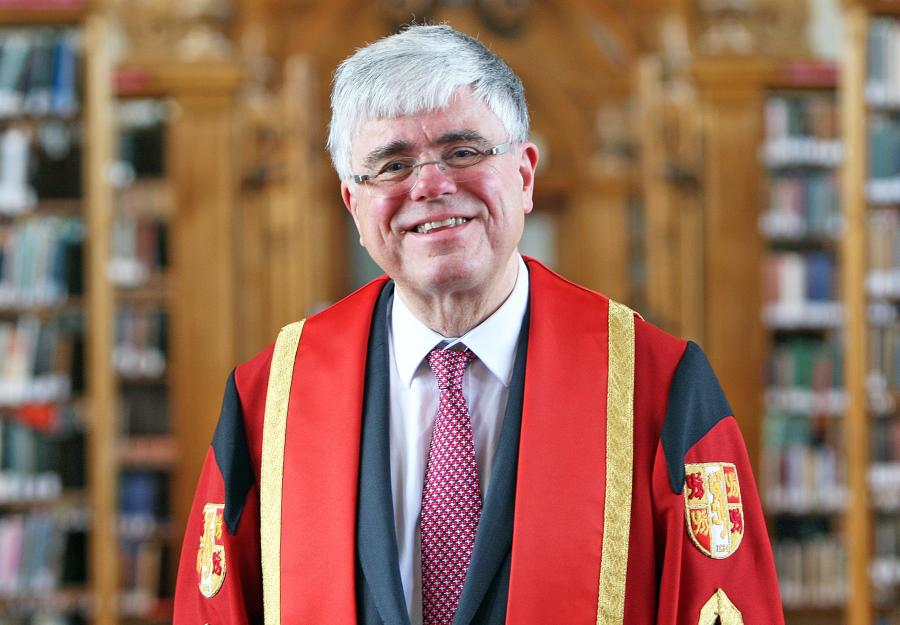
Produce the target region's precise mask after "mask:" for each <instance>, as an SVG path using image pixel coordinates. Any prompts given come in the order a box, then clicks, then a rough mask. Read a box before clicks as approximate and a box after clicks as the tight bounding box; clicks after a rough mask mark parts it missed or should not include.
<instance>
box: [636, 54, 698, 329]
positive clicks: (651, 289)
mask: <svg viewBox="0 0 900 625" xmlns="http://www.w3.org/2000/svg"><path fill="white" fill-rule="evenodd" d="M664 98H665V93H664V92H663V85H662V61H661V60H660V59H659V58H658V57H646V58H643V59H641V62H640V64H639V65H638V102H639V104H640V124H639V126H640V135H641V136H640V144H641V186H642V188H643V201H644V220H645V243H644V256H645V259H646V267H647V293H646V301H647V310H646V311H645V314H646V315H647V316H648V318H649V319H652V320H653V322H654V323H656V324H658V325H659V326H660V327H662V328H663V329H665V330H667V331H668V332H672V333H673V334H676V335H680V334H681V332H682V329H681V323H680V322H681V319H680V313H681V310H680V306H679V300H680V293H679V288H678V287H679V286H680V280H679V275H680V271H679V270H680V269H681V267H680V264H681V263H680V260H679V256H678V244H679V239H678V228H677V226H678V216H677V215H676V214H675V212H674V207H673V205H672V201H671V194H670V190H669V188H668V185H667V181H666V168H667V165H668V158H667V156H668V155H667V154H666V146H665V144H664V142H663V135H664V128H663V125H664V124H665V122H666V120H665V115H664V104H665V103H664ZM699 277H700V276H698V278H699Z"/></svg>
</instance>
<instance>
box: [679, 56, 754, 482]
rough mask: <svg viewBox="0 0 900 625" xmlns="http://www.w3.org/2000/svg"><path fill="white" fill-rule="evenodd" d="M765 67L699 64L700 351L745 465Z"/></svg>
mask: <svg viewBox="0 0 900 625" xmlns="http://www.w3.org/2000/svg"><path fill="white" fill-rule="evenodd" d="M770 74H771V65H770V64H769V63H766V62H764V61H760V60H755V59H716V60H706V61H699V62H698V63H697V64H696V65H695V77H696V81H697V86H698V90H699V91H698V93H699V98H700V107H701V108H700V110H701V118H702V134H703V152H704V153H703V172H702V188H703V216H704V217H703V218H704V245H703V249H704V257H705V262H704V267H705V275H704V279H703V283H704V285H705V293H704V300H705V306H704V308H705V311H704V315H703V317H704V319H705V331H704V333H703V334H704V336H703V348H704V350H705V352H706V354H707V356H708V357H709V359H710V361H711V362H712V365H713V368H714V369H715V371H716V373H717V375H718V377H719V380H720V381H721V383H722V386H723V387H724V389H725V393H726V395H727V396H728V398H729V401H730V403H731V407H732V409H733V410H734V412H735V417H736V418H737V420H738V422H739V424H740V426H741V431H742V432H743V434H744V440H745V441H746V443H747V448H748V451H749V453H750V459H751V462H752V463H753V464H754V466H755V465H756V463H757V462H758V461H759V449H760V427H759V426H760V423H761V418H762V396H763V393H762V391H763V389H762V379H761V375H760V371H761V365H762V362H763V354H764V344H765V334H764V328H763V325H762V320H761V314H760V310H761V308H760V302H761V301H762V284H761V283H762V276H761V273H760V272H761V270H760V267H761V266H762V258H763V253H762V252H763V250H762V240H761V238H760V236H759V235H758V234H757V233H758V220H759V213H760V206H761V205H762V202H761V201H760V200H761V184H760V180H761V179H762V169H761V164H760V162H759V158H758V153H757V146H759V145H760V142H761V140H762V136H763V128H762V120H763V113H762V106H763V100H762V95H763V94H762V87H763V84H764V80H765V78H766V76H768V75H770Z"/></svg>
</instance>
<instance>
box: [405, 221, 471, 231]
mask: <svg viewBox="0 0 900 625" xmlns="http://www.w3.org/2000/svg"><path fill="white" fill-rule="evenodd" d="M467 221H469V220H468V219H467V218H465V217H448V218H447V219H442V220H440V221H426V222H425V223H423V224H419V225H418V226H416V227H415V231H416V232H418V233H419V234H428V233H429V232H435V231H440V230H446V229H448V228H455V227H456V226H461V225H463V224H464V223H466V222H467Z"/></svg>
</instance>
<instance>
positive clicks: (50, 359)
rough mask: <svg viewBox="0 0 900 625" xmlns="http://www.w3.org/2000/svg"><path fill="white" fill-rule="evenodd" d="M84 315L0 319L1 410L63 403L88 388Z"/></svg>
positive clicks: (27, 316)
mask: <svg viewBox="0 0 900 625" xmlns="http://www.w3.org/2000/svg"><path fill="white" fill-rule="evenodd" d="M81 323H82V322H81V316H80V315H78V314H66V315H60V316H56V317H50V318H48V319H40V318H39V317H36V316H33V315H20V316H19V317H17V318H16V319H15V321H2V320H0V356H2V359H0V406H7V407H18V406H24V405H28V404H39V403H52V402H59V401H64V400H66V399H67V398H68V397H70V395H71V394H72V393H73V392H74V393H80V392H81V391H82V390H83V389H84V366H83V363H84V342H83V335H82V328H81Z"/></svg>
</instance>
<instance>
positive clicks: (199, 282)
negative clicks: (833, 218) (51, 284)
mask: <svg viewBox="0 0 900 625" xmlns="http://www.w3.org/2000/svg"><path fill="white" fill-rule="evenodd" d="M157 77H158V80H159V83H160V84H161V85H163V87H164V89H165V91H166V93H168V94H169V95H170V97H172V98H173V100H174V102H175V106H176V112H175V114H174V115H173V116H172V121H171V124H170V127H169V133H170V134H169V138H168V145H170V146H171V148H170V152H169V154H170V158H171V172H172V173H171V180H172V186H173V189H174V196H175V211H174V214H173V215H172V220H171V239H172V241H171V248H172V259H171V273H172V292H173V297H172V303H171V336H172V350H171V351H172V353H171V356H172V369H173V371H172V379H174V380H177V381H178V383H177V384H175V385H174V386H173V388H172V397H171V402H172V412H173V426H174V430H175V435H176V437H177V438H178V441H179V449H180V450H181V453H180V457H179V461H178V465H177V470H176V472H175V486H174V490H175V496H174V515H173V518H174V519H176V520H177V522H176V526H177V527H179V529H181V528H183V523H184V520H185V518H186V516H187V513H188V511H189V510H190V504H191V501H192V498H193V493H194V488H195V487H196V484H197V477H198V476H199V474H200V467H201V465H202V463H203V458H204V456H205V454H206V450H207V448H208V447H209V443H210V440H211V439H212V433H213V430H214V428H215V424H216V421H217V420H218V409H219V406H220V405H221V401H222V394H223V391H224V388H225V381H226V379H227V377H228V374H229V372H230V371H231V369H232V368H233V367H234V365H235V364H236V349H235V341H236V339H235V337H236V335H237V332H238V331H239V328H238V326H237V323H236V313H235V311H236V309H237V302H238V300H239V298H240V297H241V293H240V290H239V286H240V285H239V284H238V283H237V281H236V280H235V276H236V275H237V271H236V261H235V255H236V250H237V249H239V244H238V242H237V238H236V232H235V225H236V224H235V214H236V213H235V197H236V192H237V190H236V182H235V181H236V180H237V172H236V163H235V154H236V153H237V150H236V148H237V146H236V142H235V132H234V127H235V123H234V121H235V119H234V115H235V113H234V97H235V89H236V87H237V84H238V79H239V73H238V71H237V69H236V68H235V67H234V66H231V65H225V64H222V65H220V64H209V63H204V64H179V65H172V66H167V67H161V68H158V69H157Z"/></svg>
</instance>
